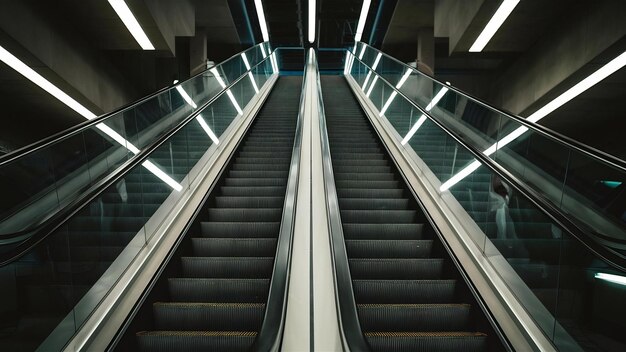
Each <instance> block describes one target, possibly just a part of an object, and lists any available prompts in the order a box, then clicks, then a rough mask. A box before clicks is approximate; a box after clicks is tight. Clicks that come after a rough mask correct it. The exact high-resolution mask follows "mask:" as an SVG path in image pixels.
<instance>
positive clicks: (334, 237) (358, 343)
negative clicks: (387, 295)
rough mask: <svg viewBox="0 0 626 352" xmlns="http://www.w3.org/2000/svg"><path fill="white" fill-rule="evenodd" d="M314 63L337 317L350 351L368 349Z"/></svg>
mask: <svg viewBox="0 0 626 352" xmlns="http://www.w3.org/2000/svg"><path fill="white" fill-rule="evenodd" d="M315 66H316V71H317V77H316V79H317V94H318V97H319V98H318V104H319V105H320V107H319V109H320V112H319V116H320V117H319V119H320V139H321V140H320V144H321V146H322V164H323V173H324V191H325V192H326V214H327V218H328V230H329V231H328V232H329V236H330V247H331V251H332V253H331V254H332V255H331V260H332V265H333V268H334V270H333V273H334V280H333V281H334V284H335V301H336V304H337V308H338V312H337V314H338V316H337V320H338V323H339V324H338V325H339V330H340V333H341V338H342V343H343V344H344V348H347V349H348V350H351V351H369V350H370V347H369V344H368V343H367V341H365V337H364V336H363V330H362V329H361V323H360V321H359V315H358V311H357V307H356V300H355V298H354V289H353V287H352V276H351V274H350V266H349V264H348V253H347V251H346V242H345V238H344V235H343V226H342V221H341V212H340V209H339V199H338V197H337V188H336V187H335V176H334V173H333V163H332V156H331V153H330V142H329V139H328V130H327V127H326V111H325V109H324V97H323V96H322V84H321V81H320V76H319V68H318V67H317V60H316V62H315Z"/></svg>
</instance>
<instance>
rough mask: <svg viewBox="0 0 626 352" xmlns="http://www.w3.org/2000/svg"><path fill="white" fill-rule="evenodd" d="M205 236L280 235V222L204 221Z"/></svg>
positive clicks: (202, 231)
mask: <svg viewBox="0 0 626 352" xmlns="http://www.w3.org/2000/svg"><path fill="white" fill-rule="evenodd" d="M200 226H201V234H202V236H203V237H218V238H233V237H254V238H272V237H276V236H278V231H279V229H280V222H252V221H247V222H216V221H213V222H202V223H200Z"/></svg>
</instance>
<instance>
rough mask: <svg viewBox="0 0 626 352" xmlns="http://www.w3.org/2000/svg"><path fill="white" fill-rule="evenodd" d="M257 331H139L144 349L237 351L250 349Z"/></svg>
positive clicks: (140, 344) (162, 350) (200, 351)
mask: <svg viewBox="0 0 626 352" xmlns="http://www.w3.org/2000/svg"><path fill="white" fill-rule="evenodd" d="M256 335H257V333H256V332H253V331H144V332H139V333H137V342H138V344H139V349H140V350H142V351H153V352H166V351H169V352H171V351H186V352H204V351H214V352H222V351H223V352H231V351H232V352H236V351H248V350H249V349H250V347H251V346H252V344H253V343H254V339H255V338H256Z"/></svg>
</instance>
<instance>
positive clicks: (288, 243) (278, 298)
mask: <svg viewBox="0 0 626 352" xmlns="http://www.w3.org/2000/svg"><path fill="white" fill-rule="evenodd" d="M305 62H306V61H305ZM307 79H308V77H307V75H306V71H305V73H304V76H303V77H302V88H301V90H300V105H299V111H298V117H297V122H296V130H295V134H294V142H293V148H292V152H291V163H290V164H289V176H288V177H287V187H286V191H285V201H284V204H283V213H282V217H281V222H280V230H279V234H278V243H277V250H276V257H275V259H274V269H273V271H272V278H271V281H270V290H269V294H268V299H267V302H266V306H265V316H264V318H263V323H262V325H261V329H260V330H259V334H258V336H257V338H256V339H255V341H254V344H253V345H252V347H251V349H250V350H251V351H279V350H280V345H281V342H282V337H283V331H284V327H285V317H286V314H287V294H288V291H289V290H288V288H289V276H290V275H289V273H290V271H291V270H290V268H291V257H292V248H293V236H294V229H295V223H296V221H295V220H296V210H297V209H296V205H297V198H298V186H299V183H300V177H299V175H300V160H301V155H300V150H301V149H302V129H303V128H304V122H303V120H304V113H305V112H304V96H305V94H304V89H305V87H306V81H307Z"/></svg>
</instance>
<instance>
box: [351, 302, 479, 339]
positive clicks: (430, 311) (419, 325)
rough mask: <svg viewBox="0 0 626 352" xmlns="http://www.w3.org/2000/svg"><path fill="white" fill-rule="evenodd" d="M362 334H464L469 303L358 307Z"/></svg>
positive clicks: (360, 305)
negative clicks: (405, 332)
mask: <svg viewBox="0 0 626 352" xmlns="http://www.w3.org/2000/svg"><path fill="white" fill-rule="evenodd" d="M357 308H358V312H359V321H360V322H361V328H362V329H363V331H377V332H381V331H422V332H423V331H464V330H465V329H467V328H468V325H469V323H470V308H471V306H470V305H469V304H359V305H358V306H357Z"/></svg>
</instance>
